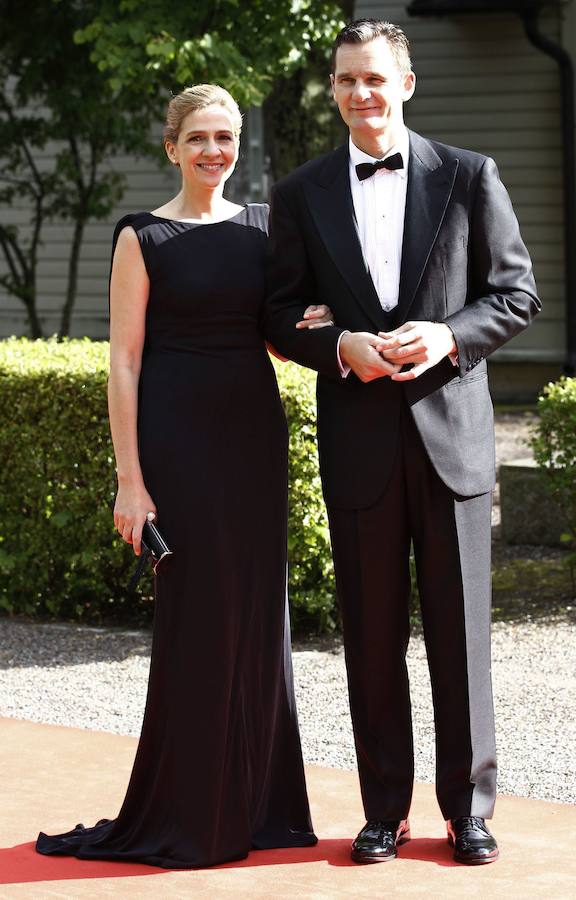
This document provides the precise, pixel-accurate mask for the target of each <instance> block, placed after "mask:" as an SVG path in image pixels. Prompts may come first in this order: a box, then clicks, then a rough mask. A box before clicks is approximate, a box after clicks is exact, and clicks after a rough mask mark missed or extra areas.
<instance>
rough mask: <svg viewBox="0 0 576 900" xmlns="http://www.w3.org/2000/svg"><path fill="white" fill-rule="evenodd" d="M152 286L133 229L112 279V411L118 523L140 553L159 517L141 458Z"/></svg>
mask: <svg viewBox="0 0 576 900" xmlns="http://www.w3.org/2000/svg"><path fill="white" fill-rule="evenodd" d="M149 290H150V283H149V280H148V273H147V272H146V266H145V265H144V260H143V258H142V251H141V250H140V242H139V240H138V237H137V235H136V233H135V231H134V229H133V228H131V227H126V228H124V229H123V230H122V231H121V232H120V235H119V237H118V242H117V244H116V250H115V252H114V259H113V263H112V277H111V280H110V377H109V379H108V411H109V415H110V430H111V432H112V442H113V444H114V454H115V457H116V470H117V474H118V493H117V495H116V504H115V507H114V524H115V526H116V528H117V529H118V531H119V533H120V534H121V535H122V537H123V538H124V540H125V541H127V542H128V543H129V544H132V545H133V547H134V552H135V553H136V554H137V555H139V554H140V541H141V537H142V526H143V524H144V521H145V519H146V514H147V513H148V512H154V513H156V507H155V505H154V502H153V500H152V498H151V497H150V495H149V493H148V491H147V490H146V486H145V484H144V479H143V477H142V469H141V467H140V459H139V456H138V437H137V420H138V381H139V378H140V368H141V365H142V349H143V347H144V335H145V323H146V307H147V304H148V294H149Z"/></svg>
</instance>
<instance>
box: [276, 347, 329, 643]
mask: <svg viewBox="0 0 576 900" xmlns="http://www.w3.org/2000/svg"><path fill="white" fill-rule="evenodd" d="M274 362H275V369H276V375H277V378H278V385H279V387H280V394H281V396H282V402H283V404H284V409H285V410H286V417H287V419H288V429H289V432H290V455H289V458H288V459H289V461H288V480H289V485H290V493H289V497H288V560H289V579H290V581H289V584H290V590H289V594H290V599H291V601H292V621H293V623H294V625H295V626H296V628H298V627H302V626H304V625H310V624H312V621H314V623H315V625H316V627H317V628H318V630H319V631H324V630H327V629H331V628H333V627H334V625H335V623H336V611H335V588H334V572H333V568H332V555H331V551H330V537H329V533H328V520H327V517H326V509H325V506H324V501H323V499H322V487H321V484H320V475H319V472H318V454H317V450H316V375H315V373H314V372H312V371H311V370H310V369H304V368H302V367H300V366H297V365H295V364H294V363H280V362H276V361H274Z"/></svg>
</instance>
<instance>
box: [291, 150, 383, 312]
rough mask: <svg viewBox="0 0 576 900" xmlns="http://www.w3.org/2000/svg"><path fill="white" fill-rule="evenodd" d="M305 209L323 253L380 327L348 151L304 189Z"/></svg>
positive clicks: (338, 152) (330, 160) (336, 155)
mask: <svg viewBox="0 0 576 900" xmlns="http://www.w3.org/2000/svg"><path fill="white" fill-rule="evenodd" d="M305 196H306V202H307V203H308V208H309V210H310V213H311V214H312V217H313V219H314V221H315V223H316V226H317V228H318V233H319V234H320V236H321V238H322V240H323V241H324V244H325V246H326V249H327V250H328V252H329V253H330V256H331V257H332V259H333V261H334V263H335V264H336V266H337V267H338V269H339V271H340V274H341V275H342V277H343V278H344V280H345V281H346V283H347V284H348V287H349V288H350V290H351V291H352V293H353V294H354V296H355V297H356V299H357V301H358V303H359V304H360V306H361V307H362V309H363V310H364V312H365V313H366V315H367V316H368V317H369V319H370V320H371V322H372V323H373V324H374V327H375V328H376V329H377V330H379V329H381V328H382V327H383V324H384V322H383V313H382V307H381V306H380V301H379V300H378V295H377V293H376V289H375V287H374V283H373V281H372V278H371V277H370V273H369V272H368V269H367V268H366V263H365V262H364V256H363V253H362V247H361V245H360V238H359V236H358V227H357V224H356V217H355V215H354V205H353V203H352V191H351V189H350V174H349V168H348V147H347V146H344V147H339V148H338V150H335V151H334V153H333V154H331V156H329V157H328V159H327V161H326V165H325V167H324V169H323V170H322V173H321V175H320V176H319V177H318V178H317V180H316V181H308V182H307V183H306V185H305Z"/></svg>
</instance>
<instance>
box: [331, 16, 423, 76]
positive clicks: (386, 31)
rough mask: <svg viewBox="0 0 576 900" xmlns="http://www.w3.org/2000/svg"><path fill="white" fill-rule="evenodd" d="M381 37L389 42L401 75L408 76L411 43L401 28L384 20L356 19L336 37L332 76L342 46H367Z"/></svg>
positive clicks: (410, 67) (410, 64)
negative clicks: (339, 48) (338, 51)
mask: <svg viewBox="0 0 576 900" xmlns="http://www.w3.org/2000/svg"><path fill="white" fill-rule="evenodd" d="M379 37H383V38H385V39H386V40H387V41H388V45H389V47H390V51H391V53H392V56H393V57H394V62H395V63H396V65H397V67H398V69H399V71H400V74H401V75H407V74H408V73H409V72H411V71H412V62H411V60H410V43H409V41H408V38H407V37H406V35H405V34H404V32H403V31H402V29H401V28H399V27H398V26H397V25H393V24H392V23H391V22H384V21H383V20H382V19H356V20H355V21H354V22H350V23H349V24H348V25H345V26H344V28H343V29H342V31H340V32H339V33H338V34H337V35H336V40H335V41H334V46H333V47H332V61H331V64H330V71H331V72H332V74H334V71H335V69H336V51H337V50H338V47H341V46H342V44H367V43H369V42H370V41H374V40H376V38H379Z"/></svg>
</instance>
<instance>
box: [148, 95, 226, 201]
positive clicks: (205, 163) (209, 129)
mask: <svg viewBox="0 0 576 900" xmlns="http://www.w3.org/2000/svg"><path fill="white" fill-rule="evenodd" d="M238 146H239V144H238V138H237V137H236V136H235V134H234V123H233V120H232V116H231V114H230V113H229V112H228V110H227V109H225V107H223V106H220V105H219V104H213V105H212V106H207V107H205V109H198V110H196V111H195V112H191V113H188V115H187V116H186V118H185V119H184V120H183V121H182V127H181V128H180V134H179V135H178V140H177V141H176V143H175V144H172V143H171V142H170V141H167V142H166V153H167V154H168V158H169V159H170V160H171V162H173V163H177V164H178V165H179V166H180V170H181V172H182V177H183V179H184V180H185V181H186V182H188V183H189V184H190V185H196V186H201V187H205V188H211V189H215V188H217V187H219V185H221V184H223V182H224V181H226V179H227V178H229V177H230V175H231V174H232V172H233V171H234V166H235V165H236V160H237V159H238Z"/></svg>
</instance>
